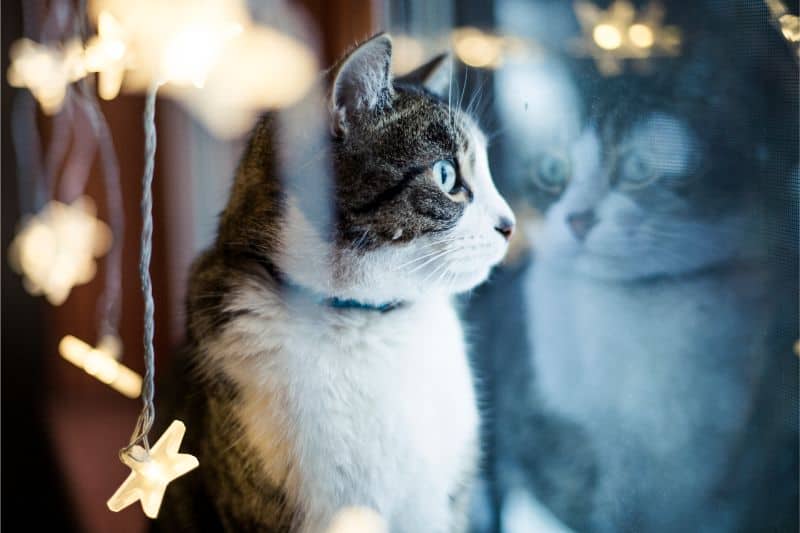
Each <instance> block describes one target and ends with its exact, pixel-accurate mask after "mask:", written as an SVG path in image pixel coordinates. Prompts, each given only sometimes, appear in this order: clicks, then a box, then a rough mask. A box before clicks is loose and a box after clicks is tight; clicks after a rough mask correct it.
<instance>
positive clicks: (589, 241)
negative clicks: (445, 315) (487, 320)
mask: <svg viewBox="0 0 800 533" xmlns="http://www.w3.org/2000/svg"><path fill="white" fill-rule="evenodd" d="M762 7H763V6H762ZM698 9H700V8H698V7H694V8H691V9H690V8H689V7H686V9H685V10H684V11H686V13H684V15H685V17H687V19H686V20H684V21H683V22H684V24H682V25H681V30H682V32H683V39H684V42H683V45H684V48H683V50H682V53H681V55H680V56H679V57H676V58H670V59H660V60H659V59H656V60H653V61H654V62H655V63H656V65H655V66H653V67H652V68H651V69H649V70H647V71H643V72H642V71H639V72H636V71H631V70H630V65H628V69H629V70H628V71H626V72H625V73H623V74H620V75H618V76H612V77H605V76H603V75H601V74H600V73H599V72H597V71H596V70H594V69H593V67H591V66H590V65H588V64H587V62H586V61H583V62H579V61H574V62H572V63H570V62H568V61H566V60H565V61H559V60H553V59H551V60H550V61H540V62H538V63H529V64H518V65H511V66H509V67H508V68H506V69H504V70H502V71H501V72H499V73H498V78H499V79H498V83H497V87H498V91H499V95H498V99H499V101H500V110H501V114H502V116H503V118H504V119H505V120H506V121H507V122H508V123H509V124H510V128H509V131H510V132H511V133H509V134H508V135H507V136H508V137H510V140H509V141H508V144H509V148H508V151H509V156H508V159H509V160H510V161H511V163H510V166H512V167H514V168H515V171H514V174H515V175H516V176H518V177H519V178H518V181H519V183H520V186H519V190H520V194H528V197H529V198H530V204H531V205H532V206H534V207H536V208H537V209H539V211H540V212H541V213H543V216H542V217H541V218H532V219H530V221H529V222H528V223H526V224H524V228H525V229H526V230H527V232H526V233H527V234H528V236H529V239H530V245H531V248H532V257H531V259H530V263H529V264H528V265H527V266H525V267H524V268H522V270H521V271H520V272H517V273H514V274H513V275H514V276H515V279H516V281H517V282H518V283H517V284H516V285H514V289H513V290H516V291H517V292H522V293H523V296H521V298H522V301H523V303H524V304H525V305H526V307H527V308H526V309H525V316H526V318H525V321H526V324H525V328H524V329H526V330H527V332H528V337H527V343H526V344H527V346H526V347H525V348H523V349H526V350H527V354H526V355H525V357H517V356H516V355H515V356H513V357H514V358H510V357H511V356H509V359H507V360H506V361H505V362H499V363H498V364H497V367H505V368H504V369H501V370H498V371H497V372H496V376H495V378H494V379H495V380H496V381H497V382H498V383H497V384H496V385H495V389H496V391H497V392H496V393H495V394H496V396H497V398H496V399H495V402H496V406H495V408H496V410H497V415H496V416H497V422H496V423H495V426H496V439H497V443H496V447H497V450H498V451H497V452H496V455H497V460H496V461H497V464H496V466H495V468H496V471H497V483H498V485H499V489H498V490H499V492H500V494H501V495H500V497H499V500H500V503H499V506H500V510H499V514H500V517H499V522H500V523H501V530H503V531H507V532H514V533H517V532H527V531H536V532H540V531H570V530H575V531H598V532H606V531H613V532H616V531H631V532H644V531H647V532H659V531H713V532H722V531H726V532H728V531H792V530H797V497H798V494H797V481H798V476H797V471H798V470H797V467H798V465H797V455H796V450H797V444H798V440H797V418H796V416H797V415H796V413H797V411H796V409H797V383H796V376H797V360H796V357H794V356H793V354H792V350H791V346H792V343H793V342H794V339H796V338H797V304H796V294H797V278H796V270H794V269H792V268H791V266H790V265H792V264H794V265H796V255H797V251H796V226H795V227H794V228H792V226H791V225H790V222H789V221H788V220H787V219H786V218H784V217H785V216H786V214H788V213H790V212H791V208H789V204H788V201H789V198H788V194H787V193H789V185H787V184H788V175H787V173H786V172H785V169H786V168H787V167H788V166H789V165H792V164H796V160H797V149H796V145H797V142H796V139H797V137H796V128H797V120H796V116H797V115H796V113H794V114H791V111H790V110H791V109H794V110H795V111H796V102H797V94H796V89H791V88H790V89H789V91H790V92H789V93H786V94H782V93H781V91H784V90H785V89H786V87H793V86H794V85H795V84H796V81H793V82H792V85H791V86H790V85H788V82H786V81H783V82H781V80H790V79H791V80H796V69H793V68H790V69H789V70H788V72H789V73H791V72H792V71H793V72H794V75H787V76H785V78H783V77H781V76H779V75H776V74H775V71H776V70H777V68H778V67H776V64H777V63H778V61H777V60H776V59H774V58H775V57H776V56H777V55H778V54H779V53H778V52H774V51H775V50H780V51H781V52H782V51H783V49H782V48H779V47H780V46H781V44H782V43H775V42H774V41H769V42H770V43H771V44H770V45H769V46H767V45H765V44H763V43H764V39H765V38H764V35H767V34H768V33H769V32H771V31H772V30H771V28H768V27H766V25H763V26H758V30H756V29H754V28H755V27H756V25H751V27H748V28H744V29H743V28H742V24H741V22H740V23H739V24H738V25H737V23H736V21H735V20H727V23H724V22H723V21H721V20H716V19H714V23H713V24H712V23H710V22H709V21H710V20H712V18H710V17H709V14H708V13H705V14H704V15H703V14H699V13H698V12H697V11H698ZM676 11H677V10H676ZM692 17H693V18H694V20H695V23H694V24H692V23H691V19H692ZM759 20H766V19H765V18H760V19H759ZM698 21H702V22H703V25H704V27H702V28H698V27H697V22H698ZM715 29H716V31H717V32H720V31H722V32H725V33H727V34H729V38H730V39H729V40H725V39H727V38H728V37H724V38H721V37H720V35H719V33H714V30H715ZM740 30H741V31H740ZM756 31H761V32H762V33H760V34H756V33H755V32H756ZM734 39H738V40H740V42H746V43H748V46H750V47H752V49H753V50H757V51H763V50H770V51H772V52H771V57H772V59H771V60H769V61H768V60H765V59H764V57H763V55H762V54H756V53H751V54H738V53H736V52H734V51H735V50H737V49H738V48H737V46H738V47H741V44H738V45H737V44H735V43H734ZM770 71H772V73H771V74H769V72H770ZM765 72H767V74H765ZM791 91H794V92H793V93H792V92H791ZM526 94H533V95H535V97H536V98H537V99H536V100H533V99H531V100H530V101H529V103H528V104H527V105H525V102H526V101H528V100H527V99H526V97H525V95H526ZM778 101H779V102H794V104H787V105H788V107H789V110H786V111H785V114H781V113H779V110H777V109H775V108H774V102H778ZM787 117H793V118H787ZM792 126H793V127H794V130H795V133H791V129H792ZM792 139H794V143H792V142H791V140H792ZM786 146H790V147H792V146H793V148H789V149H787V148H786ZM787 152H788V153H787ZM787 156H788V157H787ZM781 160H782V161H783V163H780V162H779V161H781ZM787 160H788V164H787ZM781 164H783V167H781ZM781 169H783V170H781ZM776 191H782V192H781V193H777V192H776ZM779 195H787V196H783V198H778V196H779ZM768 217H772V218H768ZM782 231H787V232H788V233H789V234H792V232H795V233H793V234H794V236H795V240H794V241H792V239H791V238H787V237H786V234H783V235H782V236H780V237H777V238H776V235H780V232H782ZM781 238H783V239H786V241H785V242H789V243H792V242H794V246H795V247H794V250H793V251H792V250H791V244H790V251H789V254H788V255H787V256H788V260H787V259H785V257H786V256H784V257H781V254H780V253H779V252H777V250H779V248H780V246H785V242H784V243H783V244H782V243H779V242H777V241H778V240H780V239H781ZM782 262H783V264H782ZM787 267H788V268H787ZM520 288H521V289H522V291H520ZM491 289H492V288H487V290H491ZM497 298H500V297H499V296H498V297H495V299H497ZM482 303H483V302H482ZM498 342H499V341H498ZM502 342H504V344H502V345H500V346H498V345H497V344H495V345H494V346H493V348H494V351H495V352H496V353H505V350H504V348H503V346H506V345H507V344H508V342H507V341H502ZM482 349H483V350H484V351H487V350H488V348H487V346H485V345H484V346H482ZM516 349H517V350H519V348H516ZM514 362H516V363H518V364H519V365H520V367H515V368H510V363H514ZM520 375H522V376H523V377H520ZM534 523H536V524H539V525H536V526H535V525H534Z"/></svg>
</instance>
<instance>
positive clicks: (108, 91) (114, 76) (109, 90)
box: [84, 11, 129, 100]
mask: <svg viewBox="0 0 800 533" xmlns="http://www.w3.org/2000/svg"><path fill="white" fill-rule="evenodd" d="M128 62H129V54H128V46H127V44H125V32H124V30H123V29H122V26H121V25H120V23H119V22H117V19H115V18H114V16H113V15H112V14H111V13H109V12H108V11H101V12H100V14H99V15H98V17H97V35H95V36H94V37H92V38H91V39H90V40H89V42H88V43H87V44H86V50H85V51H84V65H85V67H86V70H87V72H97V92H98V93H99V94H100V98H102V99H104V100H111V99H113V98H115V97H116V96H117V95H118V94H119V89H120V87H121V86H122V77H123V75H124V74H125V69H126V68H127V66H128Z"/></svg>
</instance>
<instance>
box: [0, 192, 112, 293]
mask: <svg viewBox="0 0 800 533" xmlns="http://www.w3.org/2000/svg"><path fill="white" fill-rule="evenodd" d="M95 212H96V211H95V207H94V203H93V202H92V200H91V198H88V197H85V196H84V197H81V198H78V199H77V200H75V201H74V202H73V203H72V204H63V203H61V202H57V201H51V202H50V203H48V204H47V205H46V206H45V207H44V209H42V211H41V212H40V213H38V214H37V215H35V216H32V217H30V218H28V219H27V220H24V221H23V223H22V227H21V229H20V230H19V232H18V233H17V235H16V237H15V238H14V240H13V241H12V243H11V247H10V249H9V261H10V263H11V266H12V268H14V269H15V270H16V271H17V272H18V273H20V274H22V275H23V284H24V286H25V288H26V290H27V291H28V292H30V293H31V294H34V295H37V294H44V295H45V297H46V298H47V300H48V301H49V302H50V303H51V304H52V305H61V304H62V303H64V301H65V300H66V299H67V296H69V293H70V291H71V290H72V287H74V286H76V285H82V284H84V283H88V282H89V281H91V280H92V278H94V275H95V273H96V272H97V265H96V263H95V259H96V258H98V257H101V256H103V255H104V254H105V253H106V252H108V250H109V249H110V247H111V240H112V237H111V230H110V229H109V228H108V226H107V225H106V224H105V223H104V222H102V221H100V220H98V219H97V218H95Z"/></svg>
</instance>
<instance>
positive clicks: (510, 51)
mask: <svg viewBox="0 0 800 533" xmlns="http://www.w3.org/2000/svg"><path fill="white" fill-rule="evenodd" d="M452 41H453V50H454V51H455V53H456V56H458V58H459V59H460V60H461V61H462V62H463V63H464V64H466V65H469V66H471V67H476V68H488V69H496V68H498V67H500V66H501V65H502V64H503V61H504V60H506V59H507V58H509V57H510V56H514V55H520V54H526V53H527V54H531V53H533V52H535V51H537V49H536V46H535V45H534V44H533V43H531V42H527V43H526V42H525V41H523V40H522V39H519V38H517V37H512V36H509V35H494V34H491V33H488V32H485V31H482V30H480V29H478V28H472V27H469V26H467V27H464V28H458V29H456V30H453V33H452Z"/></svg>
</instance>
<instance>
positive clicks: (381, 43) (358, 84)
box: [330, 33, 392, 129]
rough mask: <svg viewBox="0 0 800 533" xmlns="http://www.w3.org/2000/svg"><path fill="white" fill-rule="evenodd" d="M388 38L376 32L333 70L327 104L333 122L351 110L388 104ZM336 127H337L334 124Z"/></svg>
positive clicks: (351, 112)
mask: <svg viewBox="0 0 800 533" xmlns="http://www.w3.org/2000/svg"><path fill="white" fill-rule="evenodd" d="M391 64H392V39H391V37H389V36H388V35H387V34H385V33H380V34H378V35H376V36H375V37H373V38H372V39H370V40H369V41H367V42H365V43H363V44H362V45H361V46H359V47H358V48H356V49H355V50H353V51H352V52H351V53H350V55H348V56H347V57H346V58H345V59H344V60H343V61H342V62H341V63H340V64H339V65H338V67H337V68H336V69H335V70H334V77H333V85H332V87H331V102H330V105H331V108H332V110H333V112H334V119H335V120H336V121H344V123H342V124H340V125H337V126H345V123H346V122H347V120H348V118H349V117H351V116H352V115H353V114H354V113H358V112H363V111H368V110H372V109H377V108H380V107H382V106H385V105H388V104H389V102H391V98H392V79H391ZM337 129H338V127H337Z"/></svg>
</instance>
